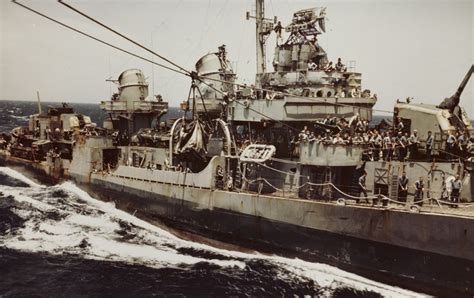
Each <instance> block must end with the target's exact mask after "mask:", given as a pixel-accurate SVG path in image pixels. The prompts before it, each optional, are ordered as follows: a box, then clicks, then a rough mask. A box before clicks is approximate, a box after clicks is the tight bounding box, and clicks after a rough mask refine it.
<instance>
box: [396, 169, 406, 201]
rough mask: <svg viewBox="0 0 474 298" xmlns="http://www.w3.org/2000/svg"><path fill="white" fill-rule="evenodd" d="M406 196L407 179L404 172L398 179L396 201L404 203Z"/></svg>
mask: <svg viewBox="0 0 474 298" xmlns="http://www.w3.org/2000/svg"><path fill="white" fill-rule="evenodd" d="M407 195H408V178H407V174H406V173H405V172H403V173H402V175H401V176H400V177H399V178H398V200H399V201H400V202H406V201H407Z"/></svg>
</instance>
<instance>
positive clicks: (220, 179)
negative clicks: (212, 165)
mask: <svg viewBox="0 0 474 298" xmlns="http://www.w3.org/2000/svg"><path fill="white" fill-rule="evenodd" d="M216 188H218V189H223V188H224V170H222V167H221V166H220V165H217V167H216Z"/></svg>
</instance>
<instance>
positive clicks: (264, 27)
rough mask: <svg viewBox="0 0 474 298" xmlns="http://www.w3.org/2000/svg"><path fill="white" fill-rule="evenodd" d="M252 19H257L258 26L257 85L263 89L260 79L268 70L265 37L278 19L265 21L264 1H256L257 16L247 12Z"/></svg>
mask: <svg viewBox="0 0 474 298" xmlns="http://www.w3.org/2000/svg"><path fill="white" fill-rule="evenodd" d="M250 18H252V19H255V24H256V30H255V41H256V48H257V74H256V76H255V85H256V87H257V88H261V87H262V85H261V83H260V77H261V76H262V75H263V74H264V73H265V70H266V59H265V39H266V38H265V37H266V36H267V35H268V34H270V32H271V31H272V30H273V23H274V22H276V17H275V18H274V21H272V20H267V19H265V4H264V0H255V16H251V15H250V12H247V20H248V19H250Z"/></svg>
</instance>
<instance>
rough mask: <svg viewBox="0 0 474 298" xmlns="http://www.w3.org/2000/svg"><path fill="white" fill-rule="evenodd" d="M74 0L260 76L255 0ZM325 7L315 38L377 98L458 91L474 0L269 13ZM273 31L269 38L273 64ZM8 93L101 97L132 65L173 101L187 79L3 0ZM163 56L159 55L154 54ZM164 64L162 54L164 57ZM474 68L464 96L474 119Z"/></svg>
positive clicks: (3, 96) (90, 27)
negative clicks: (222, 52)
mask: <svg viewBox="0 0 474 298" xmlns="http://www.w3.org/2000/svg"><path fill="white" fill-rule="evenodd" d="M19 1H20V2H22V3H24V4H26V5H28V6H30V7H32V8H34V9H37V10H39V11H40V12H42V13H45V14H47V15H48V16H50V17H53V18H55V19H58V20H60V21H62V22H65V23H67V24H69V25H71V26H73V27H75V28H78V29H80V30H84V31H85V32H87V33H89V34H92V35H94V36H97V37H99V38H101V39H103V40H105V41H107V42H110V43H112V44H114V45H116V46H119V47H123V48H125V49H127V50H130V51H132V52H134V53H137V54H139V55H143V56H145V57H147V58H149V59H151V58H152V55H151V54H150V53H148V52H146V51H145V50H143V49H140V48H138V47H137V46H134V45H132V44H131V43H130V42H127V41H125V40H123V39H121V38H119V37H117V36H116V35H114V34H112V33H111V32H109V31H106V30H105V29H103V28H100V27H99V26H98V25H96V24H94V23H92V22H91V21H89V20H87V19H85V18H83V17H81V16H80V15H78V14H76V13H74V12H72V11H71V10H69V9H67V8H66V7H64V6H63V5H61V4H59V3H57V1H56V0H19ZM66 2H68V3H69V4H71V5H73V6H74V7H76V8H78V9H80V10H82V11H84V12H86V13H87V14H89V15H90V16H92V17H94V18H96V19H98V20H100V21H102V22H103V23H105V24H107V25H109V26H111V27H112V28H114V29H116V30H117V31H119V32H121V33H123V34H125V35H127V36H129V37H131V38H132V39H134V40H136V41H138V42H140V43H142V44H143V45H145V46H147V47H149V48H152V49H153V50H155V51H156V52H158V53H159V54H161V55H162V56H164V57H166V58H168V59H170V60H172V61H174V62H176V63H177V64H179V65H180V66H182V67H184V68H186V69H189V70H192V69H194V67H195V65H194V64H195V62H196V61H197V60H199V58H200V57H202V56H203V55H205V54H207V53H210V52H215V51H217V47H218V46H220V45H222V44H225V45H227V50H228V58H229V59H230V60H231V62H232V64H233V66H234V70H235V71H236V73H237V76H238V81H239V82H242V83H252V82H253V81H254V79H255V72H256V66H255V22H254V21H253V20H246V19H245V13H246V12H247V11H251V12H252V11H254V9H255V8H254V1H252V0H193V1H189V0H181V1H180V0H175V1H172V0H153V1H152V0H138V1H132V0H130V1H128V0H116V1H111V0H82V1H79V0H67V1H66ZM310 7H327V21H326V33H325V34H323V35H321V36H320V37H319V38H318V40H319V42H320V45H321V46H322V47H323V48H324V49H325V50H326V52H327V53H328V56H329V59H330V60H333V61H335V60H337V58H338V57H341V58H342V60H343V62H346V63H347V62H348V61H355V66H356V67H355V70H356V71H358V72H361V73H362V87H363V89H370V90H371V91H372V92H374V93H376V94H377V95H378V99H379V100H378V103H377V104H376V106H375V108H377V109H380V110H388V111H391V110H393V104H394V102H395V101H396V99H397V98H400V99H405V98H406V97H408V96H410V97H413V98H414V101H415V102H423V103H428V104H438V103H440V102H441V101H442V100H443V99H444V98H445V97H448V96H451V95H452V94H454V92H455V91H456V89H457V87H458V85H459V84H460V82H461V81H462V79H463V77H464V75H465V74H466V72H467V71H468V69H469V67H470V65H471V64H472V63H473V61H474V0H446V1H439V0H434V1H429V0H398V1H385V0H356V1H349V0H339V1H338V0H331V1H302V0H267V1H265V14H266V17H268V18H273V16H278V19H279V20H281V21H282V24H283V25H286V24H289V23H290V21H291V16H292V14H293V12H294V11H297V10H300V9H304V8H310ZM274 46H275V39H274V36H271V37H270V38H269V40H268V42H267V47H266V49H267V60H268V62H267V65H270V66H271V60H272V58H273V57H272V56H273V49H274ZM0 58H1V59H0V100H36V91H39V92H40V94H41V99H42V100H43V101H57V102H84V103H100V101H102V100H108V99H109V98H110V96H111V94H112V93H113V92H115V91H116V86H115V85H114V84H113V83H110V82H107V81H106V80H107V79H109V78H112V79H116V78H117V77H118V76H119V74H120V73H121V72H122V71H124V70H126V69H129V68H140V69H142V70H143V71H144V73H145V76H146V77H148V81H149V83H150V94H151V93H154V94H161V95H162V96H163V98H164V99H165V100H167V101H168V102H169V103H170V105H171V106H178V105H179V103H180V102H181V101H183V100H185V99H186V97H187V95H188V91H189V86H190V79H189V78H188V77H185V76H182V75H180V74H175V73H173V72H170V71H168V70H166V69H163V68H160V67H157V66H152V65H151V64H150V63H148V62H143V61H141V60H139V59H137V58H134V57H131V56H129V55H127V54H124V53H121V52H118V51H116V50H114V49H111V48H108V47H107V46H105V45H102V44H100V43H98V42H96V41H93V40H90V39H87V38H86V37H83V36H81V35H79V34H77V33H75V32H72V31H70V30H68V29H65V28H63V27H60V26H59V25H57V24H54V23H52V22H50V21H48V20H45V19H43V18H41V17H39V16H37V15H35V14H33V13H31V12H29V11H27V10H25V9H23V8H21V7H19V6H18V5H15V4H13V3H11V2H10V1H6V0H3V1H0ZM153 59H154V60H155V61H157V62H160V63H161V62H162V61H159V59H158V58H156V57H155V58H153ZM163 63H164V62H163ZM473 81H474V78H472V79H471V81H470V83H469V84H468V85H467V87H466V89H465V90H464V93H463V95H462V97H461V105H462V106H464V107H465V108H466V110H467V112H468V114H469V116H470V118H474V82H473Z"/></svg>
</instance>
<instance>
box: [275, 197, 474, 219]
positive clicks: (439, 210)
mask: <svg viewBox="0 0 474 298" xmlns="http://www.w3.org/2000/svg"><path fill="white" fill-rule="evenodd" d="M270 196H276V197H284V198H288V199H294V200H302V198H300V197H298V195H297V193H292V192H283V191H277V192H275V193H273V194H271V195H270ZM308 200H312V201H318V202H325V203H327V204H333V205H342V206H353V207H354V206H359V207H364V208H374V209H386V210H394V211H406V212H414V213H424V214H426V213H429V214H444V215H451V216H452V215H456V216H462V217H469V218H474V202H471V203H462V202H461V203H458V204H453V203H452V202H450V201H442V200H438V199H424V201H423V205H422V206H418V205H415V204H414V202H413V198H408V201H407V202H406V203H405V202H396V201H394V200H390V199H389V201H388V202H386V205H383V204H382V202H381V201H379V202H376V203H374V202H373V200H372V199H363V198H361V200H360V201H359V203H357V202H356V200H354V199H347V198H341V199H337V200H325V199H308ZM455 205H457V207H455Z"/></svg>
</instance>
